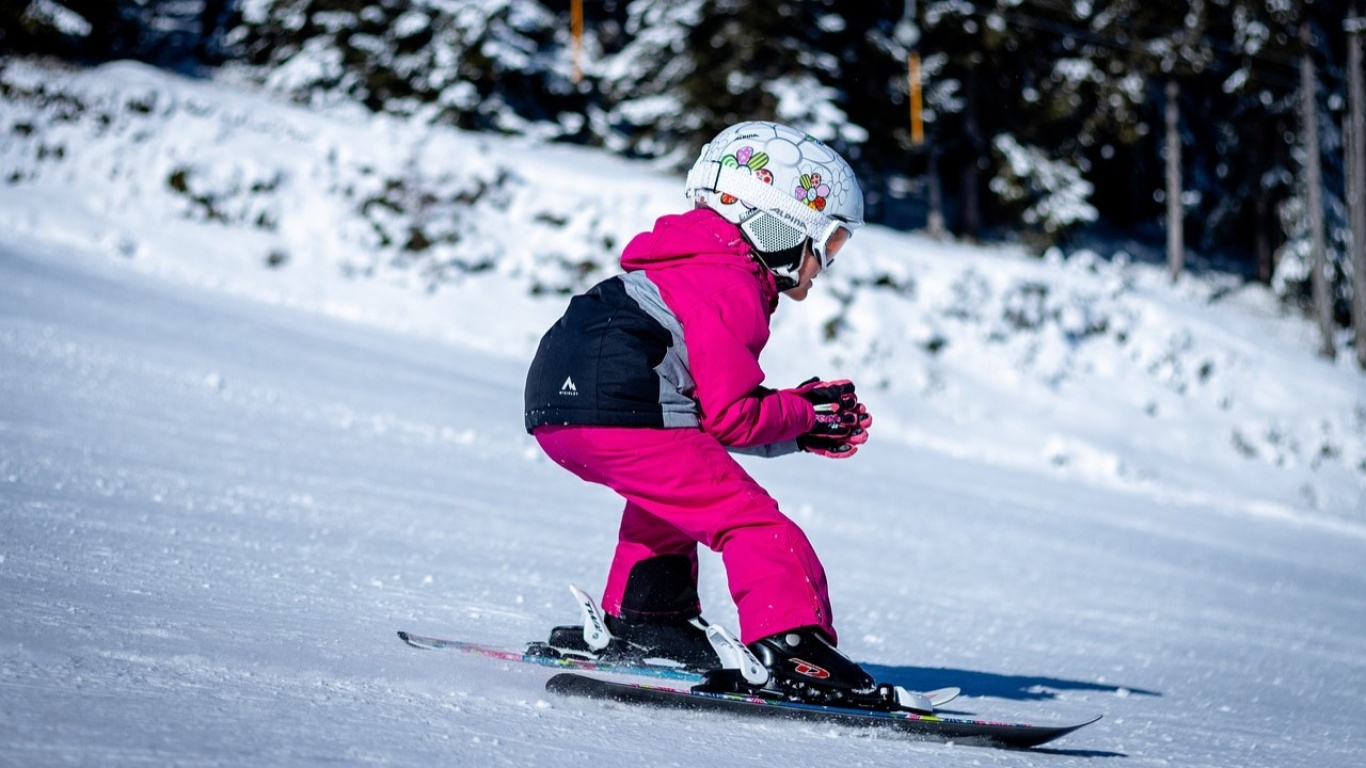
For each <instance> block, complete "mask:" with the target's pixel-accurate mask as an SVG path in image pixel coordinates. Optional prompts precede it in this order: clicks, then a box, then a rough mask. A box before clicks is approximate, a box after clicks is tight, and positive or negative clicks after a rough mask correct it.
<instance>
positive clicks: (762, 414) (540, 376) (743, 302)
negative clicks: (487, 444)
mask: <svg viewBox="0 0 1366 768" xmlns="http://www.w3.org/2000/svg"><path fill="white" fill-rule="evenodd" d="M621 266H622V268H623V269H625V270H626V273H625V274H624V275H618V276H616V277H613V278H609V279H608V280H605V281H603V282H602V283H599V284H598V285H596V286H594V287H593V288H592V289H590V290H589V291H587V292H585V293H584V294H581V295H579V296H576V297H574V299H572V300H571V301H570V307H569V309H568V310H567V311H566V312H565V315H564V317H562V318H561V319H560V320H559V321H558V322H557V323H556V324H555V326H553V327H552V328H551V329H550V331H548V332H547V333H546V335H545V337H544V338H542V340H541V345H540V348H539V349H538V351H537V354H536V359H535V360H534V361H533V363H532V366H531V370H530V372H529V373H528V376H527V388H526V424H527V429H528V431H533V430H534V429H535V428H536V427H538V426H543V425H547V424H582V425H600V426H642V427H660V428H688V427H692V428H697V427H700V428H701V429H703V430H704V431H706V432H707V433H709V434H711V435H713V436H714V437H715V438H716V439H717V440H718V441H720V442H721V443H722V444H723V445H725V446H727V447H731V448H757V447H764V446H766V447H767V449H766V450H765V451H764V452H765V453H770V454H773V453H783V452H787V451H790V450H796V445H795V439H796V438H797V436H798V435H801V434H804V433H805V432H807V431H809V430H810V429H811V427H812V424H813V423H814V420H815V412H814V411H813V409H812V406H811V404H810V403H809V402H807V401H806V400H805V399H804V398H802V397H800V396H799V395H796V394H794V393H792V392H790V391H785V390H773V389H769V388H766V387H764V386H763V381H764V372H763V370H762V368H760V366H759V355H760V353H761V352H762V351H763V348H764V346H765V345H766V344H767V343H768V338H769V320H770V318H771V317H772V315H773V311H774V309H776V307H777V303H778V290H777V286H776V285H775V283H774V280H773V276H772V274H771V273H770V272H769V271H768V270H767V269H766V268H764V266H763V265H762V264H760V263H759V262H758V261H757V260H756V259H755V258H754V257H753V255H752V253H751V251H750V248H749V245H748V244H747V243H746V242H745V241H744V239H743V238H742V237H741V235H740V230H739V228H738V227H736V226H735V225H734V224H731V223H730V222H728V221H726V220H725V219H723V218H722V217H721V216H720V215H719V214H717V213H715V212H714V211H710V210H706V209H698V210H693V211H689V212H688V213H684V214H680V215H672V216H664V217H662V218H660V219H659V220H658V221H656V222H655V226H654V229H653V230H651V231H649V232H644V233H641V234H639V235H637V236H636V237H635V238H634V239H632V240H631V242H630V244H628V245H627V246H626V249H625V251H624V252H623V253H622V257H621Z"/></svg>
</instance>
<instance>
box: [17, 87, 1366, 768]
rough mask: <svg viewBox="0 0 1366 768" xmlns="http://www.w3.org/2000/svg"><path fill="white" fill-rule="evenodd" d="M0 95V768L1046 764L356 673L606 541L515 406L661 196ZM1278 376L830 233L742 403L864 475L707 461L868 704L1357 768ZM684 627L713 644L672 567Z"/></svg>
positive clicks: (1249, 317) (199, 118)
mask: <svg viewBox="0 0 1366 768" xmlns="http://www.w3.org/2000/svg"><path fill="white" fill-rule="evenodd" d="M0 85H3V87H4V89H5V90H4V92H5V93H6V94H7V98H6V100H5V101H0V179H3V182H4V183H3V186H0V594H3V595H4V596H5V598H4V602H3V608H0V612H2V613H0V615H3V619H4V620H3V622H0V764H6V765H9V764H13V765H26V766H43V765H70V764H78V765H101V766H120V765H136V764H156V765H171V764H174V765H261V764H266V765H313V764H322V763H344V764H379V765H417V764H424V763H435V764H444V765H480V766H482V765H537V766H543V767H546V768H561V767H563V766H576V765H589V764H591V765H598V766H602V765H606V766H616V765H621V766H626V765H656V764H679V765H705V764H727V765H731V764H746V765H748V764H754V765H758V764H764V765H773V764H784V765H787V764H791V765H807V764H812V765H815V764H830V763H835V762H838V763H839V764H842V765H848V766H865V765H866V766H885V765H899V764H918V763H924V764H934V765H944V766H959V765H963V766H966V765H983V764H986V765H995V766H1030V765H1040V764H1045V763H1047V764H1052V763H1054V762H1056V761H1057V759H1058V758H1057V756H1055V755H1052V754H1047V753H1042V754H1041V753H1038V752H1032V753H1031V752H1023V753H1014V752H1000V751H992V750H984V749H975V748H967V747H961V746H952V745H942V744H924V743H916V742H908V741H905V740H901V739H896V738H891V737H885V736H872V735H868V734H863V733H858V732H854V731H848V730H843V729H838V728H830V727H822V726H815V725H803V724H778V723H772V722H732V721H727V720H724V719H720V718H717V717H712V716H700V715H687V714H664V713H659V712H649V711H643V710H633V709H628V708H623V707H613V706H605V705H601V704H597V703H592V702H581V701H572V700H563V699H559V698H555V697H552V696H549V695H548V694H546V693H544V691H543V689H542V684H543V682H544V680H545V678H546V677H547V676H548V674H549V673H548V672H547V671H546V670H543V669H540V668H534V667H522V666H505V665H502V664H499V663H494V662H490V661H488V660H486V659H480V658H475V657H465V656H459V655H454V654H442V653H437V652H428V653H424V652H419V651H415V650H412V649H409V648H406V647H404V646H403V645H402V644H401V643H400V642H399V641H398V639H397V638H396V637H395V636H394V632H395V630H398V629H409V630H412V631H415V632H420V633H424V634H432V635H443V636H450V637H459V638H466V639H472V640H478V641H482V642H487V643H492V644H497V645H502V646H508V647H515V646H517V645H519V644H520V643H522V642H524V641H525V640H528V639H532V638H535V637H538V636H540V635H542V634H543V633H544V632H545V630H546V629H547V628H548V627H549V626H550V625H551V624H553V623H558V622H566V621H571V620H573V619H574V617H575V608H574V606H573V604H572V602H571V600H570V598H569V595H568V594H567V591H566V589H565V585H566V584H568V583H571V582H574V583H578V584H580V585H582V586H584V587H586V588H588V590H589V591H590V592H596V591H597V590H598V588H599V587H600V586H601V581H602V579H603V578H604V577H605V574H606V566H607V558H608V557H609V556H610V552H611V549H612V545H613V542H614V536H615V530H616V523H617V519H616V512H617V502H616V501H615V499H614V498H613V497H612V495H611V494H610V493H608V492H606V491H603V490H602V489H599V488H594V487H589V486H585V485H583V484H581V483H579V482H578V481H577V480H575V479H574V478H572V477H571V476H570V475H569V474H568V473H566V472H564V471H563V470H561V469H559V468H558V467H555V466H553V465H552V464H551V463H550V462H548V461H546V460H544V459H543V458H542V457H541V455H540V453H539V451H538V450H537V449H536V447H535V445H534V443H533V442H532V441H531V440H530V439H529V438H528V437H527V436H526V435H525V434H524V433H523V431H522V419H521V383H522V378H523V376H524V374H525V368H526V364H527V362H528V360H529V358H530V355H531V353H532V351H533V350H534V345H535V342H536V339H537V338H538V337H539V334H540V333H541V332H542V331H543V330H544V328H545V327H546V326H547V325H548V324H549V323H550V322H551V321H552V320H553V319H554V317H556V316H557V315H558V313H559V312H560V311H561V310H562V308H563V306H564V302H565V301H566V297H567V294H566V293H564V291H568V290H573V289H577V288H581V287H583V286H586V285H588V284H591V283H592V282H594V281H596V280H598V279H601V277H603V276H605V275H606V274H610V273H611V271H612V269H613V266H612V259H613V255H614V253H615V252H616V251H617V250H619V249H620V247H621V246H622V245H623V244H624V243H625V242H626V240H627V239H629V237H630V236H631V234H632V233H634V232H635V231H638V230H639V229H641V228H643V227H645V226H648V224H649V222H650V221H651V220H652V219H653V217H654V216H656V215H659V214H662V213H666V212H670V211H674V210H677V207H678V206H679V205H680V204H681V203H682V199H681V194H680V193H679V188H680V186H681V184H680V182H679V179H678V178H676V177H675V176H673V175H672V174H669V173H667V172H663V171H660V170H658V169H655V168H653V167H651V166H648V165H642V164H639V163H627V162H623V161H620V160H617V159H614V158H610V157H606V156H603V155H600V154H597V153H593V152H590V151H585V150H580V149H576V148H567V147H546V146H541V145H538V144H535V143H531V142H527V141H525V140H520V141H519V140H502V139H495V138H490V137H486V136H477V135H470V134H461V133H455V132H445V131H433V130H430V129H426V128H420V127H417V126H410V125H407V124H404V123H402V122H400V121H395V120H392V119H386V118H377V117H371V116H369V115H365V114H362V113H360V112H358V111H355V110H348V109H346V108H335V109H332V110H321V111H308V110H305V109H303V108H300V107H298V106H290V105H285V104H281V103H279V102H277V101H272V100H271V99H269V98H267V97H264V96H261V95H259V94H256V93H253V92H251V91H247V90H242V89H240V88H234V87H232V86H229V85H225V84H222V83H215V82H211V81H209V82H205V81H184V80H178V79H174V78H171V77H168V76H166V75H164V74H161V73H157V72H154V71H151V70H148V69H145V68H142V67H137V66H134V65H129V64H117V65H111V66H107V67H102V68H98V69H94V70H88V71H66V70H60V69H55V68H48V67H42V66H39V65H35V64H30V63H25V62H22V61H17V60H15V61H9V62H7V63H6V64H5V65H4V69H3V70H2V71H0ZM177 174H180V175H179V177H177ZM173 178H179V179H180V182H181V183H180V184H175V183H173V182H172V179H173ZM178 187H179V188H178ZM414 229H416V230H418V231H421V232H422V233H423V236H424V237H425V238H426V239H427V240H428V241H429V242H430V245H429V246H428V247H427V248H425V249H423V250H411V249H405V247H404V243H405V242H406V240H405V237H406V236H407V235H408V234H409V233H410V232H411V231H413V230H414ZM272 255H277V256H278V257H279V258H276V259H274V260H272V258H271V257H272ZM272 264H273V265H274V266H271V265H272ZM1314 348H1315V345H1314V343H1313V328H1312V327H1311V326H1310V325H1308V324H1307V323H1305V322H1304V321H1303V320H1302V319H1300V318H1297V317H1292V316H1286V315H1285V314H1284V313H1283V311H1282V310H1281V309H1280V308H1279V306H1278V305H1277V304H1276V303H1275V301H1274V300H1273V299H1272V298H1271V297H1270V295H1269V293H1268V292H1266V291H1264V290H1262V289H1260V288H1257V287H1249V286H1244V285H1242V284H1240V283H1237V282H1236V281H1233V280H1232V279H1230V278H1225V277H1220V276H1218V275H1216V274H1210V275H1195V276H1188V277H1186V278H1184V279H1183V280H1182V281H1181V282H1180V283H1179V284H1178V285H1176V286H1172V285H1170V284H1169V283H1168V281H1167V279H1166V277H1165V275H1164V273H1163V270H1162V269H1161V267H1160V266H1159V265H1148V264H1144V263H1142V262H1140V261H1137V260H1134V259H1130V258H1126V257H1124V255H1123V254H1096V253H1090V252H1081V253H1074V254H1061V253H1053V254H1050V256H1049V257H1048V258H1045V259H1043V260H1037V259H1032V258H1029V257H1027V256H1025V255H1024V254H1022V253H1020V252H1019V251H1017V250H1014V249H1010V248H984V247H976V246H969V245H964V244H954V243H939V242H935V241H932V240H928V239H926V238H924V237H921V236H919V235H915V234H904V233H898V232H893V231H890V230H886V229H882V228H879V227H868V228H865V229H864V230H862V231H860V232H859V234H858V236H857V237H856V238H855V240H854V241H853V242H852V243H851V245H850V246H849V247H848V248H846V249H845V251H844V252H843V253H841V257H840V260H839V262H838V263H837V264H836V265H835V268H834V269H833V270H832V271H831V272H830V273H829V274H827V275H823V276H821V277H820V278H819V280H818V281H817V285H816V290H815V291H813V294H812V297H811V299H809V300H808V301H807V302H805V303H804V304H791V303H787V304H784V306H783V307H782V308H780V310H779V313H778V315H777V317H776V320H775V330H774V339H773V341H772V343H771V346H770V348H769V350H768V352H767V353H766V356H765V366H766V369H767V370H768V371H769V374H770V376H771V379H772V382H773V383H775V384H785V383H795V382H796V381H800V380H801V379H803V378H805V377H806V376H809V375H811V374H815V373H821V374H825V375H834V374H841V375H849V376H850V377H851V378H854V380H856V381H858V382H859V385H860V391H861V392H863V393H864V397H865V399H866V400H867V402H868V404H869V407H870V410H871V411H872V412H873V413H874V416H875V423H874V427H873V431H872V440H871V441H870V442H869V443H868V445H867V446H866V447H865V448H864V449H863V450H862V451H861V452H860V454H859V456H857V457H855V458H854V459H852V460H850V461H847V462H833V461H826V460H821V459H817V458H815V457H805V456H797V457H789V458H786V459H779V460H773V461H769V462H764V461H760V460H751V459H746V460H745V461H746V465H747V466H748V467H749V468H750V469H751V471H752V472H753V473H754V474H755V475H756V477H758V478H759V479H760V480H761V481H762V482H763V483H764V484H765V485H766V486H767V487H769V488H770V489H771V490H772V491H773V492H774V494H775V495H776V496H777V498H779V500H780V501H782V503H783V504H784V508H785V509H786V511H787V512H788V513H789V514H790V515H792V516H793V517H794V519H796V520H797V521H798V522H800V523H801V524H802V526H803V527H804V528H805V529H806V531H807V532H808V534H809V535H810V537H811V538H812V540H813V542H814V544H815V546H816V548H817V550H818V551H819V552H820V553H821V555H822V557H823V559H824V561H825V564H826V567H827V569H828V571H829V574H830V578H831V584H832V590H833V598H834V601H835V606H836V611H837V617H836V618H837V623H838V625H839V627H840V629H841V632H842V637H843V645H844V647H845V648H846V650H848V651H849V652H850V653H851V654H852V655H854V656H855V657H856V658H859V659H861V660H863V661H864V662H866V663H867V664H868V665H869V667H870V668H871V669H872V670H873V671H874V672H875V673H876V674H877V675H878V676H879V677H880V678H881V679H884V680H887V681H888V682H893V683H899V684H903V685H907V686H908V687H912V688H919V689H930V688H936V687H940V686H944V685H958V686H961V687H962V688H963V689H964V691H965V694H966V695H965V697H964V698H963V699H961V700H959V701H957V702H954V704H953V705H951V709H953V710H954V711H958V712H971V713H975V714H979V715H982V716H987V717H992V718H1004V719H1029V720H1044V721H1072V720H1077V719H1081V718H1085V717H1088V716H1091V715H1095V714H1103V715H1105V719H1103V720H1101V721H1100V722H1099V723H1097V724H1095V725H1093V726H1090V727H1089V728H1087V729H1085V730H1083V731H1081V732H1079V733H1077V734H1074V735H1072V736H1069V737H1068V738H1067V739H1065V740H1063V741H1060V742H1058V743H1057V744H1056V745H1055V746H1056V748H1057V751H1059V752H1061V753H1063V754H1064V755H1073V756H1077V757H1097V758H1102V757H1121V756H1122V757H1124V758H1125V759H1124V760H1123V763H1124V764H1125V765H1126V766H1134V767H1135V768H1140V767H1143V768H1146V767H1147V766H1167V765H1181V766H1183V767H1189V768H1198V767H1201V766H1210V767H1211V768H1212V767H1214V766H1219V767H1221V768H1222V767H1223V766H1229V765H1238V766H1243V767H1247V768H1257V767H1260V766H1266V767H1268V768H1269V767H1272V766H1275V767H1276V768H1287V767H1288V768H1296V767H1298V766H1312V767H1314V768H1320V767H1324V766H1333V767H1336V766H1352V765H1360V764H1361V763H1362V762H1363V760H1366V742H1363V741H1362V731H1361V725H1360V724H1361V721H1362V717H1363V715H1364V714H1366V705H1363V704H1362V703H1361V698H1360V691H1361V690H1362V688H1363V686H1366V604H1364V603H1366V583H1364V582H1366V575H1364V574H1363V572H1362V563H1363V562H1366V386H1364V385H1363V381H1364V380H1363V377H1362V374H1361V373H1360V372H1358V371H1355V370H1353V368H1352V367H1351V363H1350V362H1349V361H1341V362H1338V363H1336V364H1334V363H1328V362H1325V361H1322V360H1319V359H1317V358H1315V357H1314V356H1313V350H1314ZM701 589H702V593H703V597H704V601H705V603H706V605H707V615H708V617H710V618H711V619H712V620H714V621H721V622H724V623H728V624H730V625H731V626H732V627H733V626H734V621H735V614H734V609H733V608H732V607H731V606H730V603H729V599H728V597H727V593H726V588H725V581H724V575H723V570H722V568H721V565H720V562H719V559H718V558H716V557H715V556H712V555H710V554H708V555H707V556H706V557H705V558H704V562H703V574H702V584H701Z"/></svg>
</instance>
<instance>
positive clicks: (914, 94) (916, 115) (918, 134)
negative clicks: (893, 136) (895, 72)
mask: <svg viewBox="0 0 1366 768" xmlns="http://www.w3.org/2000/svg"><path fill="white" fill-rule="evenodd" d="M906 78H907V80H908V81H909V83H910V91H911V144H912V146H916V147H919V146H922V145H924V143H925V118H924V103H923V100H922V96H921V93H920V54H919V53H917V52H916V51H911V53H910V55H909V56H907V57H906Z"/></svg>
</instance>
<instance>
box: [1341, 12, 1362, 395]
mask: <svg viewBox="0 0 1366 768" xmlns="http://www.w3.org/2000/svg"><path fill="white" fill-rule="evenodd" d="M1352 11H1353V13H1352V18H1351V19H1348V22H1347V24H1345V25H1344V26H1346V27H1347V31H1348V34H1349V35H1350V40H1349V42H1348V49H1347V83H1348V94H1349V95H1348V98H1349V100H1350V102H1351V108H1352V109H1351V112H1352V116H1351V120H1350V122H1349V126H1350V131H1349V136H1350V141H1349V142H1348V146H1347V201H1348V205H1349V206H1350V214H1349V218H1350V220H1351V224H1352V267H1353V269H1352V282H1353V288H1354V290H1353V291H1352V326H1353V328H1354V329H1355V332H1356V352H1357V363H1358V364H1359V365H1360V366H1361V367H1362V368H1366V87H1363V85H1362V82H1361V81H1362V77H1363V74H1362V71H1361V68H1362V54H1361V35H1362V32H1363V29H1362V26H1363V24H1362V22H1363V19H1362V17H1361V7H1360V5H1359V4H1353V8H1352Z"/></svg>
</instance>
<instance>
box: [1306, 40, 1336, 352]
mask: <svg viewBox="0 0 1366 768" xmlns="http://www.w3.org/2000/svg"><path fill="white" fill-rule="evenodd" d="M1300 43H1301V44H1302V48H1303V53H1302V54H1301V56H1300V111H1301V114H1300V119H1301V120H1302V121H1303V127H1304V153H1305V156H1306V157H1305V168H1304V177H1305V178H1304V184H1305V204H1306V205H1307V206H1308V208H1309V210H1308V211H1307V213H1308V216H1309V239H1310V247H1311V249H1312V252H1311V254H1310V270H1311V272H1310V275H1309V284H1310V286H1311V289H1312V291H1313V300H1314V314H1315V316H1316V317H1317V319H1318V324H1319V333H1320V334H1321V335H1322V337H1323V338H1322V344H1321V345H1320V346H1319V354H1320V355H1322V356H1324V357H1326V358H1329V359H1332V358H1333V357H1335V356H1336V354H1337V349H1336V348H1335V346H1334V344H1333V296H1332V291H1331V290H1330V286H1329V284H1328V253H1327V246H1326V245H1325V244H1324V234H1323V178H1322V173H1321V171H1320V167H1319V162H1320V161H1319V112H1318V98H1317V91H1316V89H1315V82H1316V79H1315V75H1314V60H1313V58H1312V57H1313V49H1312V48H1311V47H1310V35H1309V23H1308V22H1303V23H1301V24H1300Z"/></svg>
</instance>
